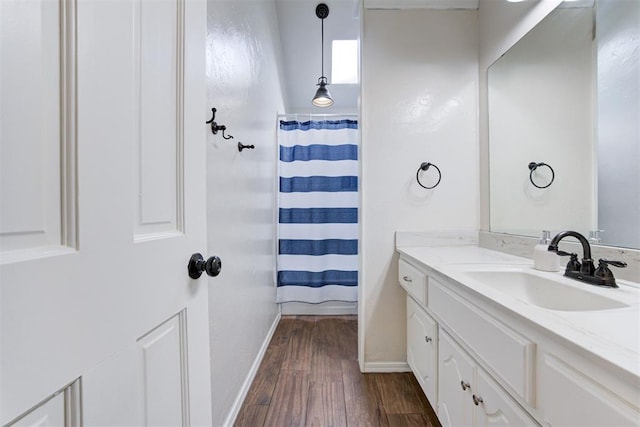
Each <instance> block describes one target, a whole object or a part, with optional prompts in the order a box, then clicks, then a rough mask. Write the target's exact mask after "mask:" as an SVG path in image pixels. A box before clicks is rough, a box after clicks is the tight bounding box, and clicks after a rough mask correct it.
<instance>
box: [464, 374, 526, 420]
mask: <svg viewBox="0 0 640 427" xmlns="http://www.w3.org/2000/svg"><path fill="white" fill-rule="evenodd" d="M474 397H475V398H474ZM472 399H473V402H474V404H475V405H474V406H475V411H476V416H475V419H476V425H477V426H535V425H537V423H536V422H535V421H533V419H532V418H531V417H529V415H528V414H527V413H526V412H525V411H524V410H523V409H522V408H521V407H520V406H519V405H518V404H517V403H516V402H515V401H514V400H513V399H512V398H511V397H509V395H508V394H507V393H506V392H505V391H504V390H502V388H501V387H500V386H499V385H498V384H497V383H496V382H495V381H494V380H493V379H491V377H489V375H488V374H487V373H486V372H484V370H482V369H481V368H478V369H477V370H476V382H475V387H474V390H473V396H472Z"/></svg>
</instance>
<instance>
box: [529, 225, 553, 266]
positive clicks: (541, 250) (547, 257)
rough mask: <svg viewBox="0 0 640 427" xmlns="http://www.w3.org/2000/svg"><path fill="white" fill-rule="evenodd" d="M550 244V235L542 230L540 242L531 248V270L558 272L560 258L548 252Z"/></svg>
mask: <svg viewBox="0 0 640 427" xmlns="http://www.w3.org/2000/svg"><path fill="white" fill-rule="evenodd" d="M549 243H551V233H550V232H549V231H548V230H542V237H541V238H540V242H538V244H537V245H536V246H535V247H534V248H533V268H535V269H536V270H542V271H560V257H559V256H558V254H556V253H555V252H550V251H549V250H548V248H549Z"/></svg>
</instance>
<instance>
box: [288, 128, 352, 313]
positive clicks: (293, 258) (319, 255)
mask: <svg viewBox="0 0 640 427" xmlns="http://www.w3.org/2000/svg"><path fill="white" fill-rule="evenodd" d="M357 129H358V122H357V121H356V120H347V119H344V120H319V121H313V120H310V121H306V122H299V121H280V126H279V131H278V144H279V162H278V178H279V192H278V227H277V228H278V229H277V234H278V236H277V238H278V257H277V301H278V302H294V301H295V302H306V303H314V304H316V303H321V302H326V301H347V302H355V301H357V297H358V290H357V286H358V145H357V144H358V139H357V138H358V136H357V132H358V131H357Z"/></svg>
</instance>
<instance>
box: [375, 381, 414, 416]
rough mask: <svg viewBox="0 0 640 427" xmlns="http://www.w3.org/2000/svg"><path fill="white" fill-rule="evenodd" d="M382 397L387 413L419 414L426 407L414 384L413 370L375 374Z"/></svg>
mask: <svg viewBox="0 0 640 427" xmlns="http://www.w3.org/2000/svg"><path fill="white" fill-rule="evenodd" d="M375 377H376V381H377V383H378V388H379V390H380V398H381V399H382V403H383V405H384V408H385V411H386V413H387V414H418V413H423V412H424V408H423V405H422V401H421V400H420V394H422V393H420V394H418V391H417V390H416V388H415V387H414V385H413V382H414V381H416V380H415V378H414V376H413V374H412V373H411V372H403V373H394V374H375Z"/></svg>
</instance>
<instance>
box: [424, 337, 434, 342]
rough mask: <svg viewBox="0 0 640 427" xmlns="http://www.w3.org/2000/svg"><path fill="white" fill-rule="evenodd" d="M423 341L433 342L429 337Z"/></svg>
mask: <svg viewBox="0 0 640 427" xmlns="http://www.w3.org/2000/svg"><path fill="white" fill-rule="evenodd" d="M424 340H425V341H426V342H431V341H433V340H432V339H431V337H424Z"/></svg>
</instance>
